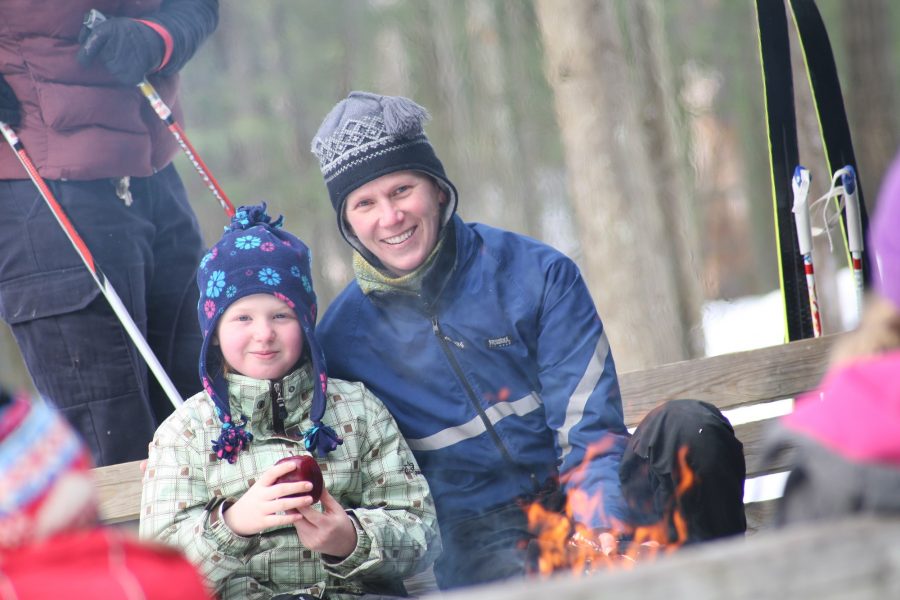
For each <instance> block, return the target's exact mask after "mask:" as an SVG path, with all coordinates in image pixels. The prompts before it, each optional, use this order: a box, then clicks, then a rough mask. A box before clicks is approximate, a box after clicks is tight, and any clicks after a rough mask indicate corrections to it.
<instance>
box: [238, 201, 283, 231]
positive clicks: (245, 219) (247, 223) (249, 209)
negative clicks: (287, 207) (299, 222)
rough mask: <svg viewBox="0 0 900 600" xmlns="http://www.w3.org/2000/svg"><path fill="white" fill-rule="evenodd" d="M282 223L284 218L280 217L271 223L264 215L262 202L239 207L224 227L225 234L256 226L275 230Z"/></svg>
mask: <svg viewBox="0 0 900 600" xmlns="http://www.w3.org/2000/svg"><path fill="white" fill-rule="evenodd" d="M283 222H284V216H280V217H278V218H277V219H276V220H275V221H272V217H270V216H269V215H268V213H266V203H265V202H263V203H262V204H256V205H253V206H242V207H240V208H239V209H238V210H237V212H235V213H234V216H233V217H231V223H230V224H228V225H226V226H225V233H229V232H233V231H242V230H245V229H250V228H251V227H255V226H256V225H264V226H266V227H271V228H273V229H277V228H279V227H281V224H282V223H283Z"/></svg>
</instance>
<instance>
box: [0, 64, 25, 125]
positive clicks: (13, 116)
mask: <svg viewBox="0 0 900 600" xmlns="http://www.w3.org/2000/svg"><path fill="white" fill-rule="evenodd" d="M0 121H3V122H4V123H6V124H7V125H10V126H11V127H17V126H18V125H19V123H21V122H22V111H21V109H20V107H19V99H18V98H16V94H15V92H13V90H12V88H11V87H9V84H8V83H6V79H4V78H3V75H0Z"/></svg>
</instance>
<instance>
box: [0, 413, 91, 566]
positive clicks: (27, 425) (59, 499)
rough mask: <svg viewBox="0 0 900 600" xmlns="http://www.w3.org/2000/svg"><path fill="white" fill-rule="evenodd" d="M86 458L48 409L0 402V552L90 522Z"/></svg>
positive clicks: (73, 435) (66, 427) (58, 417)
mask: <svg viewBox="0 0 900 600" xmlns="http://www.w3.org/2000/svg"><path fill="white" fill-rule="evenodd" d="M90 468H91V457H90V453H89V452H88V450H87V448H86V447H85V445H84V444H83V443H82V441H81V439H80V438H79V437H78V436H77V435H76V433H75V432H74V431H73V430H72V428H71V426H70V425H69V424H68V422H66V420H65V419H64V418H63V417H62V415H60V414H59V412H57V411H56V410H55V409H54V408H53V407H51V406H50V405H48V404H47V403H46V402H43V401H35V402H29V400H28V399H26V398H24V397H19V398H15V399H10V398H9V397H4V398H3V399H0V481H2V485H0V551H4V550H9V549H11V548H15V547H18V546H21V545H24V544H26V543H28V542H31V541H35V540H39V539H43V538H46V537H49V536H51V535H53V534H54V533H57V532H61V531H66V530H71V529H75V528H78V527H81V526H84V525H85V524H88V523H93V522H96V519H97V501H96V495H95V491H94V483H93V480H92V478H91V473H90Z"/></svg>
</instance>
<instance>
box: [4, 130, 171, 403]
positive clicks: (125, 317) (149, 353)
mask: <svg viewBox="0 0 900 600" xmlns="http://www.w3.org/2000/svg"><path fill="white" fill-rule="evenodd" d="M0 131H2V133H3V137H5V138H6V141H7V143H8V144H9V146H10V148H12V151H13V152H14V153H15V155H16V156H17V157H18V159H19V162H20V163H22V167H24V168H25V171H26V172H27V173H28V176H29V177H30V178H31V181H32V182H34V185H35V186H36V187H37V189H38V192H40V194H41V196H42V197H43V198H44V202H46V203H47V206H48V207H50V212H52V213H53V216H54V217H56V221H57V222H58V223H59V225H60V227H62V228H63V231H64V232H65V234H66V237H68V238H69V241H70V242H72V245H73V246H74V247H75V251H76V252H77V253H78V256H80V257H81V260H82V261H83V262H84V265H85V266H86V267H87V269H88V271H90V273H91V276H92V277H93V278H94V281H95V282H96V283H97V286H98V287H99V288H100V291H101V292H102V293H103V295H104V296H105V297H106V299H107V301H109V304H110V306H111V307H112V309H113V312H115V313H116V316H117V317H118V318H119V321H120V322H121V323H122V326H123V327H125V331H126V332H127V333H128V336H129V337H130V338H131V341H133V342H134V345H135V346H137V349H138V351H139V352H140V353H141V356H143V357H144V360H145V361H147V365H148V366H149V367H150V370H151V371H153V374H154V375H156V379H157V380H158V381H159V384H160V386H162V389H163V391H165V393H166V395H167V396H168V397H169V400H171V401H172V405H173V406H174V407H175V408H178V407H179V406H180V405H181V404H182V403H183V402H184V401H183V400H182V399H181V394H179V393H178V390H176V389H175V385H174V384H173V383H172V380H171V379H169V376H168V375H167V374H166V371H165V369H163V367H162V365H161V364H160V363H159V361H158V360H157V359H156V355H154V354H153V350H152V349H151V348H150V346H149V345H148V344H147V340H145V339H144V336H143V335H142V334H141V331H140V329H138V327H137V325H136V324H135V322H134V319H132V318H131V315H130V314H128V309H127V308H125V305H124V304H123V303H122V300H121V298H119V295H118V294H117V293H116V290H115V289H114V288H113V286H112V284H111V283H109V280H107V279H106V276H105V275H104V274H103V271H101V270H100V267H99V266H97V264H96V263H95V262H94V257H93V255H92V254H91V252H90V250H88V248H87V246H86V245H85V243H84V240H83V239H82V238H81V236H80V235H78V232H77V231H76V230H75V227H74V226H73V225H72V222H71V221H69V218H68V217H67V216H66V213H65V212H64V211H63V209H62V207H61V206H60V205H59V202H57V201H56V198H55V197H54V196H53V192H51V191H50V187H49V186H48V185H47V182H46V181H45V180H44V178H43V177H41V174H40V173H38V170H37V168H36V167H35V166H34V163H33V162H31V158H30V157H29V156H28V153H27V152H25V147H24V146H23V145H22V142H21V141H20V140H19V137H18V136H17V135H16V132H15V131H13V129H12V127H10V126H9V125H7V124H6V123H5V122H3V121H0Z"/></svg>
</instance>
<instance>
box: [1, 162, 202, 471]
mask: <svg viewBox="0 0 900 600" xmlns="http://www.w3.org/2000/svg"><path fill="white" fill-rule="evenodd" d="M48 184H49V186H50V189H51V190H52V192H53V194H54V196H55V197H56V199H57V201H58V202H59V204H60V205H61V206H62V209H63V211H64V212H65V213H66V215H67V216H68V217H69V219H70V221H71V222H72V224H73V225H74V227H75V229H76V231H77V232H78V234H79V235H80V236H81V237H82V239H83V240H84V242H85V246H86V247H87V248H88V250H89V251H90V253H91V254H92V255H93V257H94V261H95V263H96V264H97V265H98V266H99V268H100V270H101V271H102V272H103V273H104V274H105V275H106V277H107V279H108V281H109V284H111V285H112V287H113V288H114V289H115V291H116V292H117V293H118V295H119V296H120V297H121V299H122V302H123V303H124V304H125V306H126V307H127V308H128V311H129V313H130V314H131V316H132V318H133V319H134V321H135V323H136V324H137V326H138V328H139V329H140V330H141V332H142V333H143V334H144V337H145V338H146V339H147V341H148V343H149V344H150V347H151V348H152V349H153V351H154V353H155V354H156V356H157V358H158V359H159V361H160V362H161V363H162V365H163V367H164V368H165V369H166V371H167V373H168V374H169V377H170V378H171V379H172V381H173V383H174V384H175V386H176V387H177V388H178V390H179V391H180V392H181V394H182V396H187V395H189V394H193V393H194V392H196V391H198V390H199V389H200V382H199V378H198V375H197V360H198V355H199V349H200V342H201V336H200V331H199V326H198V324H197V313H196V307H197V300H198V292H197V286H196V283H195V281H194V274H195V271H196V268H197V265H198V264H199V262H200V259H201V257H202V254H203V251H204V249H203V240H202V237H201V234H200V230H199V227H198V224H197V219H196V217H195V215H194V212H193V210H192V209H191V207H190V205H189V204H188V200H187V193H186V191H185V189H184V187H183V185H182V183H181V180H180V178H179V177H178V174H177V172H176V171H175V168H174V166H172V165H169V166H168V167H166V168H165V169H163V170H161V171H160V172H159V173H157V174H155V175H153V176H151V177H143V178H132V180H131V186H130V190H131V194H132V196H133V198H134V202H133V204H132V205H131V206H126V205H125V203H124V202H123V201H122V200H121V199H119V198H118V197H117V195H116V192H115V187H114V184H113V182H112V181H111V180H107V179H103V180H95V181H50V182H48ZM0 215H2V218H0V318H2V319H3V320H4V321H5V322H6V323H7V324H9V326H10V328H11V329H12V332H13V335H14V336H15V338H16V341H17V343H18V345H19V349H20V350H21V352H22V355H23V357H24V359H25V364H26V366H27V367H28V371H29V373H30V375H31V378H32V380H33V381H34V384H35V387H36V389H37V391H38V393H40V394H41V395H42V396H44V397H45V398H47V399H49V400H51V401H52V402H54V403H55V404H56V405H57V406H58V407H59V409H60V410H61V411H62V413H63V414H64V415H65V416H66V418H67V419H68V420H69V421H70V422H71V423H72V424H73V425H74V427H75V428H76V430H78V432H79V433H80V434H81V435H82V437H83V438H84V439H85V442H86V443H87V444H88V446H89V447H90V449H91V451H92V453H93V456H94V460H95V463H96V464H98V465H108V464H115V463H120V462H126V461H130V460H136V459H140V458H145V457H146V455H147V444H148V443H149V442H150V440H151V438H152V436H153V433H154V431H155V430H156V427H157V426H158V425H159V423H160V422H161V421H162V420H163V419H164V418H165V417H166V416H167V415H168V414H170V413H171V412H172V405H171V403H170V401H169V400H168V398H167V397H166V395H165V394H164V393H163V392H162V390H161V389H160V388H159V386H158V384H157V383H156V381H155V379H154V377H153V375H152V373H149V369H148V368H147V366H146V364H145V362H144V360H143V358H142V357H141V356H140V354H139V353H138V351H137V349H136V348H135V346H134V344H133V343H132V342H131V340H130V338H129V337H128V334H127V333H126V331H125V329H124V328H123V327H122V325H121V323H120V322H119V319H118V318H117V317H116V315H115V313H114V312H113V311H112V309H111V308H110V306H109V303H108V302H107V300H106V298H105V297H104V296H103V295H102V294H101V293H100V290H99V288H98V286H97V284H96V283H95V282H94V280H93V278H92V277H91V275H90V273H89V271H88V270H87V268H86V267H85V266H84V264H83V263H82V261H81V259H80V258H79V257H78V255H77V254H76V252H75V250H74V248H73V246H72V243H71V242H70V241H69V240H68V238H67V237H66V236H65V234H64V232H63V230H62V228H61V227H60V226H59V224H58V223H57V222H56V220H55V218H54V216H53V213H52V212H51V211H50V209H49V208H48V207H47V206H46V204H45V202H44V201H43V199H42V198H41V196H40V195H39V193H38V191H37V188H36V187H35V186H34V185H33V184H32V182H31V181H30V180H12V181H0Z"/></svg>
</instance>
